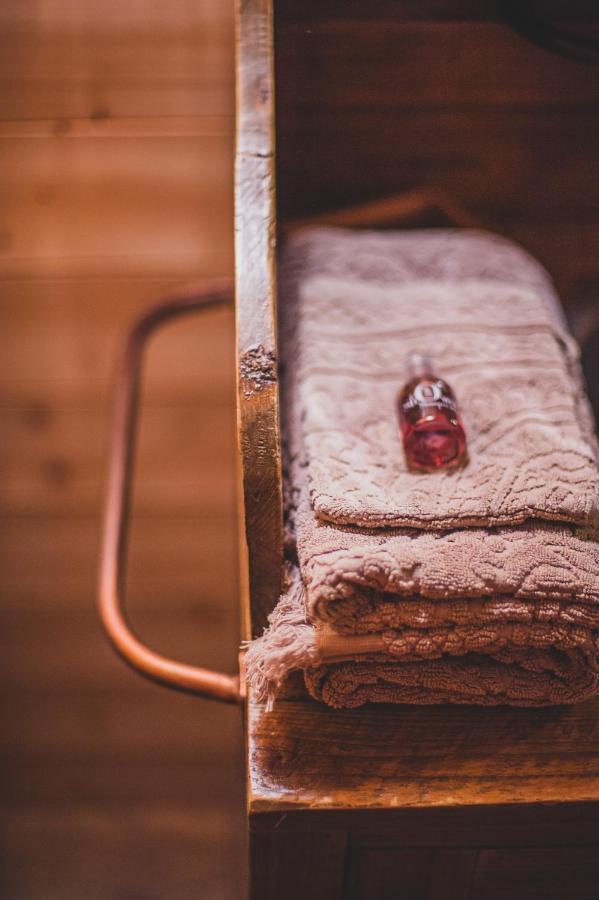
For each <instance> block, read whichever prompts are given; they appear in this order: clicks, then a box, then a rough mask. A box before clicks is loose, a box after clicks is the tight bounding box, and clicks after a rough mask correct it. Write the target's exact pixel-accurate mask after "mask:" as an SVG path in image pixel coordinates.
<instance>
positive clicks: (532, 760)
mask: <svg viewBox="0 0 599 900" xmlns="http://www.w3.org/2000/svg"><path fill="white" fill-rule="evenodd" d="M248 715H249V719H248V741H249V743H248V752H249V757H248V759H249V770H248V785H249V799H248V804H249V810H250V813H251V814H259V813H262V812H284V811H286V810H293V809H313V810H327V809H336V808H340V809H345V810H352V809H394V808H398V809H406V808H412V807H414V808H434V807H443V806H447V807H460V806H477V805H493V804H535V803H549V802H552V803H566V802H578V801H592V802H594V803H596V804H597V810H598V813H599V701H591V702H588V703H584V704H580V705H578V706H574V707H563V708H562V707H560V708H554V709H532V710H531V709H509V708H498V709H482V708H476V707H449V706H437V707H435V706H432V707H411V706H402V707H392V706H389V707H375V706H371V707H364V708H362V709H358V710H341V711H333V710H331V709H328V708H326V707H324V706H323V705H321V704H317V703H315V702H313V701H310V700H293V701H292V700H288V701H281V702H280V703H276V704H275V708H274V711H273V712H272V713H266V712H265V711H264V708H263V707H262V706H260V705H257V704H255V705H252V706H250V710H249V714H248Z"/></svg>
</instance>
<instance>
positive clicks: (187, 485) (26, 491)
mask: <svg viewBox="0 0 599 900" xmlns="http://www.w3.org/2000/svg"><path fill="white" fill-rule="evenodd" d="M234 415H235V413H234V407H233V396H232V392H231V397H230V401H229V403H225V404H219V403H212V404H210V403H209V401H207V402H202V401H201V399H200V400H198V401H197V402H195V403H189V404H181V403H178V404H174V403H173V404H171V405H169V406H167V405H165V406H155V405H154V406H151V407H149V408H148V409H146V410H145V411H144V413H143V415H142V421H141V427H140V431H139V440H138V450H137V463H136V475H135V478H136V481H135V503H136V510H137V511H138V512H143V513H145V514H148V513H151V512H157V513H158V514H160V513H163V514H164V513H165V512H166V513H170V514H172V513H186V512H187V513H190V514H192V515H193V514H194V513H201V514H202V515H204V516H209V515H210V514H211V513H215V514H216V515H218V514H219V513H221V512H222V511H224V510H227V511H228V513H229V515H230V516H231V519H232V520H233V519H234V516H235V501H236V491H235V419H234ZM109 424H110V417H109V416H108V415H107V410H105V409H102V408H101V409H80V408H76V409H61V408H54V409H53V411H52V414H49V415H48V416H47V417H46V419H45V420H44V418H43V417H39V416H37V414H36V412H35V407H34V408H33V410H32V408H31V407H29V408H25V409H17V410H15V409H8V410H1V409H0V431H1V432H2V433H3V434H4V435H5V436H7V439H6V440H5V441H4V442H3V444H2V446H1V447H0V472H1V476H0V508H1V509H2V516H7V515H9V514H13V513H14V514H15V515H23V514H26V515H28V514H29V515H31V514H35V513H36V511H38V510H40V509H43V510H44V512H45V513H48V514H49V513H58V514H60V515H66V514H73V515H86V514H93V513H95V512H97V511H98V510H99V509H100V508H101V505H102V503H103V499H104V489H105V461H106V443H107V434H108V429H109Z"/></svg>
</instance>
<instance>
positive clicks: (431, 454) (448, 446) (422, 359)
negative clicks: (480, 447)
mask: <svg viewBox="0 0 599 900" xmlns="http://www.w3.org/2000/svg"><path fill="white" fill-rule="evenodd" d="M397 405H398V412H399V426H400V431H401V436H402V439H403V446H404V453H405V455H406V461H407V463H408V467H409V468H410V469H412V470H414V471H418V472H434V471H436V470H437V469H455V468H457V467H458V466H461V465H463V464H464V463H465V462H466V435H465V433H464V426H463V424H462V419H461V417H460V413H459V410H458V405H457V403H456V399H455V396H454V394H453V391H452V390H451V388H450V387H449V385H448V384H447V382H446V381H443V379H442V378H439V377H438V376H437V375H436V374H435V373H434V370H433V365H432V363H431V360H430V358H429V357H428V356H424V355H423V354H421V353H414V354H412V355H411V356H410V357H409V359H408V382H407V384H405V386H404V387H403V388H402V390H401V391H400V393H399V396H398V399H397Z"/></svg>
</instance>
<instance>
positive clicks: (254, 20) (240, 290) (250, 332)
mask: <svg viewBox="0 0 599 900" xmlns="http://www.w3.org/2000/svg"><path fill="white" fill-rule="evenodd" d="M272 15H273V14H272V0H240V3H239V6H238V36H237V37H238V40H237V76H238V77H237V129H236V130H237V146H236V157H235V223H236V224H235V259H236V310H237V320H236V322H237V373H238V394H237V396H238V429H239V450H240V479H241V495H242V497H243V509H240V514H241V518H242V525H241V532H242V539H241V549H242V608H243V611H244V614H243V628H244V635H245V636H246V637H249V636H250V635H251V634H258V633H260V632H261V631H262V629H263V627H264V625H265V624H266V617H267V615H268V613H269V612H270V610H271V609H272V608H273V606H274V604H275V602H276V598H277V597H278V595H279V592H280V580H281V564H282V558H283V516H282V496H281V450H280V438H279V413H278V384H277V347H276V311H275V310H276V286H275V229H276V222H275V196H274V190H275V183H274V96H273V91H274V82H273V74H274V73H273V52H274V48H273V34H272V27H273V26H272Z"/></svg>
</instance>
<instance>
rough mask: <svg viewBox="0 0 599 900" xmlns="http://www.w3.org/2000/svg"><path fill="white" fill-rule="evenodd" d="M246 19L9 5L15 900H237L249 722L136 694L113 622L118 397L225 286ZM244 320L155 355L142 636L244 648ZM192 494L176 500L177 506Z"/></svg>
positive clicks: (179, 1) (6, 734)
mask: <svg viewBox="0 0 599 900" xmlns="http://www.w3.org/2000/svg"><path fill="white" fill-rule="evenodd" d="M233 25H234V22H233V9H232V8H231V7H230V5H229V4H215V3H212V2H210V0H199V2H193V3H190V2H189V0H173V2H172V3H169V4H168V6H165V5H164V4H161V3H156V2H154V0H150V2H148V0H141V2H139V0H133V2H127V3H120V2H117V0H108V2H104V0H103V2H99V0H90V2H86V3H85V4H73V3H70V2H64V0H43V2H37V0H24V2H20V0H19V2H13V0H9V2H6V3H3V4H1V5H0V193H1V194H2V200H3V203H2V208H3V218H2V223H1V224H0V287H1V292H0V293H1V299H0V335H1V337H0V340H1V342H2V348H1V352H0V428H1V429H2V442H1V448H0V507H1V513H0V520H1V521H0V620H1V622H0V635H1V636H0V651H1V652H0V670H1V678H2V688H0V708H1V710H2V736H1V738H0V756H1V760H2V775H3V777H2V788H1V791H0V794H1V796H0V803H1V807H2V816H1V823H0V832H1V834H0V895H1V896H2V897H3V898H7V900H80V898H82V897H89V898H91V900H93V898H98V900H99V898H102V900H105V898H108V897H114V898H117V897H119V898H125V897H127V898H134V897H137V898H141V897H143V898H144V900H166V898H169V900H170V898H173V897H176V898H177V900H179V898H180V900H183V898H185V900H187V898H191V897H194V898H195V897H198V896H201V897H203V898H204V897H205V898H207V900H237V898H239V897H240V896H242V894H243V890H244V869H245V857H244V849H245V837H244V824H245V823H244V816H243V811H242V810H243V783H242V769H243V760H242V753H243V748H242V734H241V723H240V721H239V714H238V712H236V711H235V710H231V709H228V708H225V707H221V706H219V705H211V704H209V703H206V702H203V701H201V700H197V699H194V698H191V697H185V696H183V695H178V694H172V693H167V692H165V691H163V690H161V689H160V688H158V687H155V686H152V685H149V684H146V683H144V682H143V681H142V680H141V679H139V678H137V677H136V676H135V675H134V674H133V673H132V672H131V671H130V670H128V669H127V668H125V666H124V665H123V664H122V662H121V661H120V660H119V659H117V658H116V656H115V655H114V652H113V651H112V650H111V648H110V647H109V646H108V643H107V641H106V640H105V639H104V637H103V635H102V633H101V630H100V626H99V622H98V618H97V615H96V611H95V581H96V569H97V561H98V548H99V517H100V509H101V502H102V492H103V482H104V478H105V460H106V448H107V439H108V423H109V405H110V402H111V395H112V376H113V371H114V364H115V361H116V357H117V353H118V350H119V349H120V345H121V341H122V339H123V335H124V333H125V331H126V329H127V328H128V326H129V324H130V322H131V321H132V319H133V318H134V317H135V316H137V315H138V314H139V313H141V311H142V310H143V309H144V308H146V307H147V306H149V305H150V304H152V303H155V302H156V301H158V300H159V299H160V297H162V296H164V295H165V294H169V293H172V292H173V290H174V289H176V288H178V287H179V286H181V283H182V282H187V281H200V280H202V279H203V278H211V277H214V276H223V275H231V274H232V271H233V226H232V210H233V177H232V175H233V173H232V167H233V138H234V72H235V65H234V42H233V37H234V35H233V30H234V29H233ZM234 348H235V342H234V321H233V315H232V312H231V311H226V310H220V311H214V312H210V313H208V314H207V315H206V316H203V317H198V318H197V319H195V318H194V319H191V318H190V319H189V320H188V321H187V322H186V323H185V325H183V323H180V324H177V325H173V327H172V328H169V329H167V330H165V332H164V333H163V334H162V335H160V337H159V338H158V340H157V341H156V342H155V343H154V344H153V345H152V346H151V347H150V351H149V354H148V358H147V365H146V379H145V398H144V404H145V405H144V412H143V416H142V428H141V435H140V444H139V455H138V459H139V466H138V472H137V485H136V496H135V508H134V523H133V533H132V544H131V570H130V577H129V596H130V607H131V617H132V620H133V622H134V623H135V626H136V627H137V628H138V629H139V632H140V633H141V634H143V635H144V636H145V637H146V638H147V639H148V640H150V641H153V642H154V643H155V645H156V646H158V647H161V648H162V649H163V651H165V652H169V653H172V654H173V655H175V656H177V657H178V658H182V659H187V660H189V661H190V662H197V663H199V664H201V663H202V662H208V661H210V663H211V664H212V665H213V666H214V667H216V668H219V669H229V670H232V669H233V668H234V666H235V665H236V655H237V644H238V638H239V623H238V618H239V613H238V603H237V594H238V576H237V553H236V543H237V536H236V496H235V453H236V451H235V374H234V373H235V349H234ZM176 496H178V498H179V499H178V501H177V500H176V499H175V497H176Z"/></svg>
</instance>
